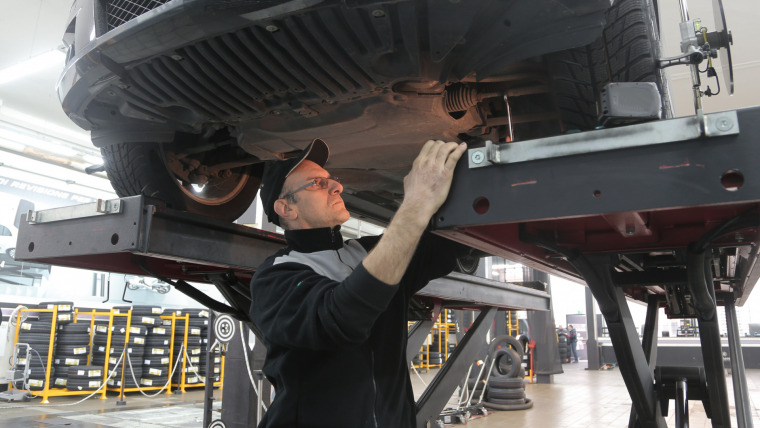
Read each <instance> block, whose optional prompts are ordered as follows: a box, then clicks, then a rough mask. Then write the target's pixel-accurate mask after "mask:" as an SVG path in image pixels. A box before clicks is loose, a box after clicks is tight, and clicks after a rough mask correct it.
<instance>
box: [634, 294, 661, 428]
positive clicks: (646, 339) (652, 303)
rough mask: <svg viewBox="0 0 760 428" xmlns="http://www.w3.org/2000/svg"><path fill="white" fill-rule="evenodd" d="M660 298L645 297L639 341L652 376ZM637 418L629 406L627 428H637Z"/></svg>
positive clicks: (654, 363) (654, 296)
mask: <svg viewBox="0 0 760 428" xmlns="http://www.w3.org/2000/svg"><path fill="white" fill-rule="evenodd" d="M661 300H662V299H661V298H660V296H657V295H655V294H650V295H649V296H647V316H646V321H645V322H644V331H643V337H642V339H641V347H642V349H643V350H644V356H646V359H647V362H648V363H649V370H650V371H651V373H652V375H654V368H655V366H656V365H657V326H658V323H657V318H658V315H659V312H660V301H661ZM638 420H639V418H638V416H637V415H636V408H635V407H634V406H633V405H631V416H630V418H629V420H628V426H629V427H630V428H634V427H639V426H640V425H639V422H638Z"/></svg>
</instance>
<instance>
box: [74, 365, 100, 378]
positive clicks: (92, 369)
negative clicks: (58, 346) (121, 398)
mask: <svg viewBox="0 0 760 428" xmlns="http://www.w3.org/2000/svg"><path fill="white" fill-rule="evenodd" d="M71 367H72V368H70V369H69V372H68V374H67V376H68V378H69V379H102V378H103V367H99V366H95V365H92V364H91V365H89V366H71Z"/></svg>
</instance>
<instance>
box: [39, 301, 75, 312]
mask: <svg viewBox="0 0 760 428" xmlns="http://www.w3.org/2000/svg"><path fill="white" fill-rule="evenodd" d="M35 306H36V307H37V309H53V307H54V306H58V312H59V313H60V312H71V311H73V310H74V302H71V301H65V300H58V301H51V302H40V303H39V304H37V305H35Z"/></svg>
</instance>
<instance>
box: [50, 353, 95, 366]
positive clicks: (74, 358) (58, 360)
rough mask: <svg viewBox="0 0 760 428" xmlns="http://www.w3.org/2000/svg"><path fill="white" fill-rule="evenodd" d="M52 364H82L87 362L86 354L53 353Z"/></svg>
mask: <svg viewBox="0 0 760 428" xmlns="http://www.w3.org/2000/svg"><path fill="white" fill-rule="evenodd" d="M53 364H55V365H57V366H66V367H68V366H71V367H75V366H83V365H85V364H87V355H55V356H54V357H53Z"/></svg>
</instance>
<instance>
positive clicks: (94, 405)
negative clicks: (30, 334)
mask: <svg viewBox="0 0 760 428" xmlns="http://www.w3.org/2000/svg"><path fill="white" fill-rule="evenodd" d="M585 367H586V365H585V364H584V362H583V361H581V363H580V364H567V365H564V366H563V368H564V370H565V373H563V374H559V375H555V376H554V383H553V384H528V385H526V395H527V396H528V397H529V398H530V399H532V400H533V402H534V406H533V408H532V409H529V410H523V411H513V412H495V413H491V414H489V415H488V416H485V417H479V418H477V419H472V420H470V421H469V423H468V424H467V427H471V428H480V427H506V426H516V427H523V428H530V427H533V428H538V427H541V428H546V427H558V428H565V427H567V428H580V427H619V428H623V427H627V425H628V414H629V412H630V399H629V398H628V393H627V391H626V389H625V386H624V384H623V380H622V378H621V376H620V371H619V370H617V369H611V370H606V371H587V370H585ZM435 373H436V371H435V370H430V371H429V372H427V373H420V376H419V377H418V376H417V375H416V374H414V373H412V383H413V384H414V387H415V392H416V394H418V395H419V394H421V393H422V391H423V390H424V388H425V386H424V384H423V381H424V382H425V383H428V382H430V381H431V380H432V379H433V377H434V376H435ZM420 378H422V379H420ZM747 383H748V386H749V391H750V400H751V401H752V415H753V419H752V421H753V424H754V426H755V427H758V428H760V410H759V409H760V370H758V369H755V370H747ZM728 385H729V395H730V399H729V401H730V402H732V403H733V392H732V391H731V382H730V379H729V380H728ZM214 395H215V396H216V397H219V396H220V395H221V392H220V391H219V390H216V391H215V394H214ZM81 399H82V397H81V396H80V397H53V398H51V403H50V405H40V404H39V401H37V402H34V401H33V402H31V403H28V404H23V405H22V404H13V403H11V404H7V403H0V428H57V427H68V428H111V427H123V428H160V427H183V428H196V427H197V428H202V425H203V391H202V390H200V389H197V390H192V391H189V392H187V393H185V394H175V395H170V396H168V395H164V394H161V395H159V396H157V397H155V398H146V397H143V396H142V395H140V394H139V393H136V394H135V393H132V394H129V395H128V396H127V400H126V401H127V404H126V405H125V406H117V405H116V396H115V395H109V396H108V398H107V399H106V400H99V399H95V398H93V399H89V400H87V401H85V402H84V403H81V404H77V405H76V406H72V405H70V404H71V403H75V402H77V401H79V400H81ZM455 402H456V401H455V400H452V403H455ZM671 405H672V403H671ZM690 405H691V408H692V413H691V416H690V422H691V427H693V428H701V427H711V426H712V425H711V424H710V421H709V419H707V418H706V417H705V414H704V410H703V409H702V405H701V403H690ZM219 406H220V403H219V402H218V401H217V402H216V403H215V406H214V407H215V408H216V409H218V407H219ZM731 411H732V415H733V414H734V409H733V406H732V407H731ZM218 417H219V413H218V412H214V416H213V418H214V419H215V418H218ZM668 425H669V426H675V420H674V418H673V416H672V411H671V416H670V417H669V418H668ZM451 426H452V427H456V426H462V425H451ZM732 426H734V427H736V418H735V416H734V417H733V420H732Z"/></svg>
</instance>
